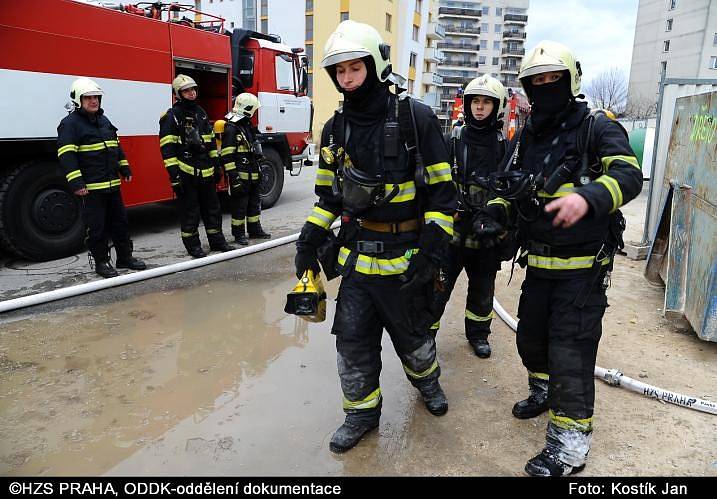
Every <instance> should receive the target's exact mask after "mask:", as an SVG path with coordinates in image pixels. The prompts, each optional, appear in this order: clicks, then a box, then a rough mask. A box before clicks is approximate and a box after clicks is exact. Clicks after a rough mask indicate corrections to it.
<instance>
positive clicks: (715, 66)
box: [710, 55, 717, 69]
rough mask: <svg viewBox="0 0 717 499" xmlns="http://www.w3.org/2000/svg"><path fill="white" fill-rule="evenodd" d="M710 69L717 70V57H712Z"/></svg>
mask: <svg viewBox="0 0 717 499" xmlns="http://www.w3.org/2000/svg"><path fill="white" fill-rule="evenodd" d="M710 69H717V56H714V55H713V56H712V57H710Z"/></svg>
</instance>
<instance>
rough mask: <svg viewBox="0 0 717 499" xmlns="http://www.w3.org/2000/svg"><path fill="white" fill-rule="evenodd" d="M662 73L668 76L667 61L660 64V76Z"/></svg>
mask: <svg viewBox="0 0 717 499" xmlns="http://www.w3.org/2000/svg"><path fill="white" fill-rule="evenodd" d="M662 73H665V74H667V61H662V62H661V63H660V74H662Z"/></svg>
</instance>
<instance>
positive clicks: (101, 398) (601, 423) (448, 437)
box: [0, 246, 717, 476]
mask: <svg viewBox="0 0 717 499" xmlns="http://www.w3.org/2000/svg"><path fill="white" fill-rule="evenodd" d="M292 257H293V247H292V246H288V247H284V248H280V249H277V250H272V251H270V252H264V253H260V254H257V255H252V256H249V257H245V258H243V259H240V260H241V261H235V262H227V263H223V264H218V265H214V266H212V267H211V268H210V269H205V270H197V271H191V272H184V273H182V274H178V275H176V276H170V277H166V278H162V279H157V280H154V281H151V282H148V283H145V284H139V285H134V286H132V287H123V288H118V291H115V292H109V291H103V292H100V293H95V294H94V295H93V296H92V297H84V298H80V299H78V300H75V301H72V302H61V303H58V304H55V305H53V306H51V307H49V308H45V309H37V310H35V311H25V312H23V313H22V314H16V315H13V316H8V318H5V319H4V320H3V322H2V323H0V421H1V422H0V474H3V475H26V476H33V475H100V474H107V475H504V476H505V475H508V476H514V475H522V468H523V465H524V464H525V461H526V460H527V459H528V458H530V457H532V456H533V455H534V454H536V453H537V452H538V451H539V450H540V449H541V447H542V445H543V442H544V431H545V426H546V423H547V419H546V416H544V415H543V416H540V417H538V418H535V419H534V420H527V421H520V420H517V419H514V418H513V417H512V416H511V415H510V409H511V407H512V405H513V403H514V402H515V401H516V400H519V399H520V398H523V397H524V396H525V395H526V389H527V387H526V384H527V379H526V374H525V370H524V368H523V367H522V365H521V363H520V359H519V357H518V355H517V352H516V348H515V339H514V334H513V332H512V331H511V330H510V329H509V328H508V327H507V326H506V325H505V324H503V323H502V322H501V321H499V320H496V321H494V327H493V330H494V333H493V335H492V336H491V344H492V345H493V352H494V354H493V356H492V357H491V358H490V359H487V360H482V359H478V358H477V357H475V356H474V355H473V353H472V351H471V349H470V347H469V346H468V344H467V343H466V341H465V339H464V337H463V331H462V329H463V308H462V307H463V305H464V299H465V298H464V297H465V290H466V282H465V280H464V279H463V278H461V279H460V280H459V283H458V285H457V290H456V292H455V294H454V296H453V298H452V300H451V303H450V305H449V308H448V311H447V314H446V316H445V317H444V320H443V322H442V328H441V331H440V333H439V339H438V351H439V360H440V363H441V368H442V372H443V374H442V378H441V379H442V383H443V386H444V388H445V391H446V393H447V395H448V398H449V402H450V410H449V412H448V414H447V415H446V416H444V417H441V418H436V417H433V416H431V415H430V414H429V413H428V412H427V410H426V409H425V408H424V407H423V404H422V402H421V401H420V399H419V398H418V397H417V395H418V394H417V392H416V391H415V390H414V389H413V388H412V387H411V386H410V385H409V383H408V382H407V380H406V378H405V375H404V374H403V370H402V368H401V365H400V362H399V360H398V358H397V357H396V355H395V352H394V351H393V347H392V346H391V344H390V341H388V339H387V338H384V351H383V365H384V368H383V372H382V377H381V388H382V391H383V392H384V396H385V400H384V410H383V416H382V420H381V426H380V428H379V430H378V432H374V433H372V434H370V435H369V436H367V437H366V438H365V439H364V441H362V442H361V443H360V444H359V445H358V446H357V447H356V448H355V449H353V450H352V451H350V452H349V453H347V454H344V455H334V454H331V453H330V452H329V450H328V440H329V438H330V436H331V434H332V432H333V430H334V429H335V428H336V427H337V426H338V425H339V424H340V423H341V421H342V419H343V414H342V412H341V392H340V387H339V382H338V377H337V374H336V360H335V359H336V355H335V349H334V339H333V337H332V336H331V334H330V332H329V329H330V324H331V322H332V318H333V312H334V303H333V301H332V300H330V301H329V303H328V317H327V321H326V322H324V323H320V324H309V323H307V322H304V321H302V320H300V319H297V318H295V317H293V316H288V315H286V314H285V313H284V312H283V307H284V299H285V295H286V293H287V291H288V290H290V289H291V288H292V287H293V285H294V280H295V279H294V278H293V276H292V273H293V272H292ZM643 265H644V264H643V263H642V262H632V261H629V260H626V259H624V258H622V257H618V263H617V265H616V271H615V273H614V277H613V286H612V288H611V289H610V291H609V298H610V302H611V304H612V306H611V307H610V308H609V310H608V313H607V315H606V319H605V321H604V332H603V340H602V342H601V348H600V352H599V356H598V364H599V365H601V366H602V367H606V368H612V367H617V368H620V369H621V370H622V371H623V372H624V373H625V374H626V375H628V376H631V377H633V378H636V379H637V378H638V377H639V379H640V381H643V382H646V383H650V384H654V385H656V386H660V387H663V388H666V389H670V390H673V391H677V392H680V393H683V394H690V395H695V396H698V397H701V398H707V399H708V400H715V397H717V381H716V380H717V344H713V343H706V342H702V341H700V340H698V339H697V338H696V337H695V336H694V334H693V333H691V332H684V331H679V330H676V329H675V328H674V327H673V326H672V325H671V324H670V323H668V322H667V321H666V320H665V319H664V318H662V316H661V315H662V314H661V311H660V310H659V308H660V307H661V306H662V290H661V289H660V288H654V287H651V286H649V285H648V284H647V283H646V281H645V280H644V279H643V278H642V267H643ZM508 275H509V271H508V270H507V269H504V270H503V271H502V272H501V273H500V276H499V281H498V283H497V289H498V291H497V293H498V298H499V300H500V301H501V302H502V303H503V304H504V306H505V307H506V309H508V311H510V312H512V313H514V312H515V309H516V304H517V298H518V291H519V283H520V282H521V280H522V276H521V274H520V271H519V270H518V271H516V275H515V276H514V277H513V282H512V284H511V285H510V286H509V287H506V282H507V280H508ZM327 292H328V294H329V296H330V297H335V296H336V281H332V282H331V283H330V286H329V287H328V290H327ZM596 387H597V396H596V412H595V433H594V439H593V449H592V451H591V453H590V460H589V464H588V467H587V468H586V470H585V472H584V473H585V474H587V475H603V476H625V475H710V476H717V417H715V416H713V415H709V414H704V413H700V412H696V411H692V410H689V409H685V408H681V407H677V406H673V405H669V404H663V403H660V402H658V401H656V400H653V399H648V398H646V397H642V396H640V395H638V394H635V393H632V392H628V391H626V390H622V389H618V388H613V387H610V386H607V385H605V384H604V383H602V382H601V381H596Z"/></svg>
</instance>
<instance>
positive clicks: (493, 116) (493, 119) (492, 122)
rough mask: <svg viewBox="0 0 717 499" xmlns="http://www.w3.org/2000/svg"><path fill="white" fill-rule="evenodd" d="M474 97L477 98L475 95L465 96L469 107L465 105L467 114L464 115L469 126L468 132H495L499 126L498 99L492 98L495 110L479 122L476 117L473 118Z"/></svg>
mask: <svg viewBox="0 0 717 499" xmlns="http://www.w3.org/2000/svg"><path fill="white" fill-rule="evenodd" d="M474 97H476V95H473V94H470V95H467V96H465V99H466V100H465V102H466V104H467V105H464V108H465V112H464V113H463V115H464V116H465V118H464V119H465V121H466V125H468V130H473V131H474V132H483V133H484V132H486V131H488V130H494V129H495V127H496V126H497V124H498V119H497V117H498V105H499V102H498V99H496V98H494V97H491V98H490V100H492V101H493V110H492V111H491V112H490V114H489V115H488V116H486V117H485V118H483V119H482V120H477V119H476V118H475V116H473V111H472V110H471V103H472V102H473V98H474ZM468 130H466V131H468Z"/></svg>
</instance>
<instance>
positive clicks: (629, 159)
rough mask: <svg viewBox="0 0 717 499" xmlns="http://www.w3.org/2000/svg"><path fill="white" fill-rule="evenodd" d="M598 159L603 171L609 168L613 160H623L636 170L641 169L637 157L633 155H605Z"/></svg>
mask: <svg viewBox="0 0 717 499" xmlns="http://www.w3.org/2000/svg"><path fill="white" fill-rule="evenodd" d="M600 161H601V162H602V170H603V171H604V172H606V171H608V170H609V169H610V165H611V164H612V162H613V161H624V162H625V163H627V164H628V165H632V166H634V167H635V168H637V169H638V170H640V169H641V168H640V163H639V162H638V161H637V158H636V157H635V156H605V157H604V158H601V160H600Z"/></svg>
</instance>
